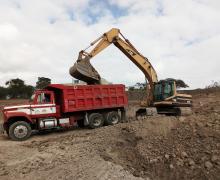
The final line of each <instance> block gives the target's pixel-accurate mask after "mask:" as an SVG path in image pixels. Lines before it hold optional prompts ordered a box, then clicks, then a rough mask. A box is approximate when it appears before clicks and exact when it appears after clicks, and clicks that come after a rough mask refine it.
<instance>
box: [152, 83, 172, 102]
mask: <svg viewBox="0 0 220 180" xmlns="http://www.w3.org/2000/svg"><path fill="white" fill-rule="evenodd" d="M173 94H174V82H172V81H162V82H159V83H157V84H155V86H154V101H163V100H164V99H166V98H168V97H170V96H172V95H173Z"/></svg>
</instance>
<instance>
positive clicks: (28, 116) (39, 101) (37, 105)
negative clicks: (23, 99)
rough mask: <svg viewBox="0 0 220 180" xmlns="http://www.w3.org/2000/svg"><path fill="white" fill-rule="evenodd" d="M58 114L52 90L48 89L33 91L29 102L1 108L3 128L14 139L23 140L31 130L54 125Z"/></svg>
mask: <svg viewBox="0 0 220 180" xmlns="http://www.w3.org/2000/svg"><path fill="white" fill-rule="evenodd" d="M59 116H60V115H59V106H56V104H55V100H54V92H53V91H48V90H39V91H35V93H34V94H33V95H32V97H31V100H30V102H29V103H26V104H19V105H13V106H5V107H4V108H3V117H4V122H3V128H4V130H5V131H6V132H7V134H8V135H9V136H10V138H12V139H14V140H25V139H27V138H28V137H29V136H30V134H31V130H34V129H44V128H46V127H49V126H48V122H46V121H45V120H49V122H50V123H49V125H50V127H55V126H56V124H57V123H56V121H55V119H56V118H58V117H59Z"/></svg>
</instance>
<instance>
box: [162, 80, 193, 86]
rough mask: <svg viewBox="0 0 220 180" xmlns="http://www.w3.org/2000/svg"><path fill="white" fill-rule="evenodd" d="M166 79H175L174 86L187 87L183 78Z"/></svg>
mask: <svg viewBox="0 0 220 180" xmlns="http://www.w3.org/2000/svg"><path fill="white" fill-rule="evenodd" d="M165 80H166V81H175V82H176V88H187V87H189V86H188V85H187V84H186V83H185V82H184V81H183V80H181V79H173V78H167V79H165Z"/></svg>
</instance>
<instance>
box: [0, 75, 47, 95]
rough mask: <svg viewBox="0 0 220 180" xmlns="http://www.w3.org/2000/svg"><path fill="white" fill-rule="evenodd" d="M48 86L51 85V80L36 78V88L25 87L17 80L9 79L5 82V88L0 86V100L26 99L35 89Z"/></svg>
mask: <svg viewBox="0 0 220 180" xmlns="http://www.w3.org/2000/svg"><path fill="white" fill-rule="evenodd" d="M49 84H51V79H49V78H46V77H38V81H37V82H36V86H32V85H27V84H25V81H24V80H22V79H19V78H16V79H10V80H9V81H6V82H5V87H3V86H0V99H14V98H16V99H17V98H19V99H28V98H30V97H31V95H32V94H33V92H34V90H35V89H43V88H44V87H46V86H47V85H49Z"/></svg>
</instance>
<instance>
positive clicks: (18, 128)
mask: <svg viewBox="0 0 220 180" xmlns="http://www.w3.org/2000/svg"><path fill="white" fill-rule="evenodd" d="M8 135H9V137H10V138H11V139H12V140H14V141H24V140H26V139H28V138H29V137H30V135H31V126H30V124H28V123H27V122H25V121H17V122H15V123H13V124H11V125H10V127H9V133H8Z"/></svg>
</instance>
